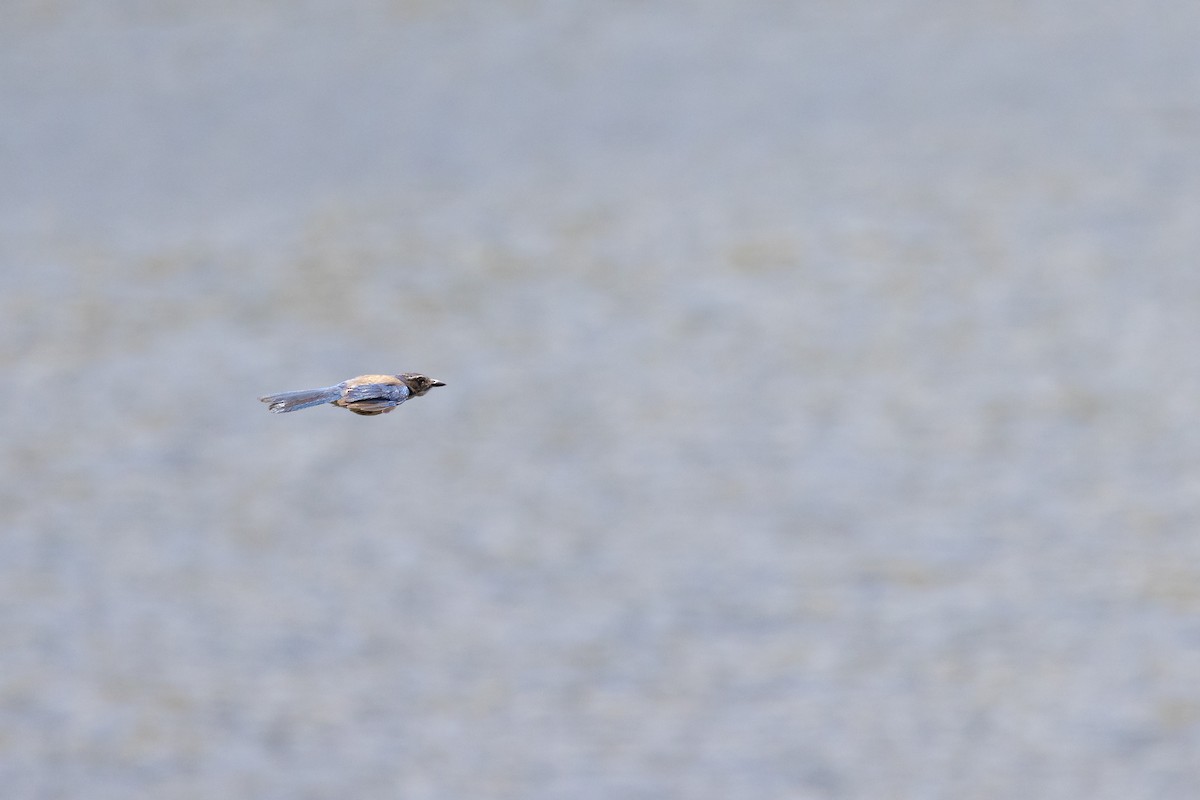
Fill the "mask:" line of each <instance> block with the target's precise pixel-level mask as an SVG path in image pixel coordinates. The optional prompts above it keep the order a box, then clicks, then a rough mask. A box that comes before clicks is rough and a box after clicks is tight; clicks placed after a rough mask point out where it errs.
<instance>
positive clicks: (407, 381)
mask: <svg viewBox="0 0 1200 800" xmlns="http://www.w3.org/2000/svg"><path fill="white" fill-rule="evenodd" d="M396 377H397V378H399V379H400V380H402V381H404V385H405V386H407V387H408V390H409V391H410V392H412V395H413V397H420V396H421V395H423V394H425V393H426V392H428V391H429V390H430V389H432V388H433V387H435V386H445V385H446V384H445V383H443V382H441V381H439V380H438V379H437V378H430V377H429V376H428V375H422V374H421V373H419V372H405V373H403V374H401V375H397V376H396Z"/></svg>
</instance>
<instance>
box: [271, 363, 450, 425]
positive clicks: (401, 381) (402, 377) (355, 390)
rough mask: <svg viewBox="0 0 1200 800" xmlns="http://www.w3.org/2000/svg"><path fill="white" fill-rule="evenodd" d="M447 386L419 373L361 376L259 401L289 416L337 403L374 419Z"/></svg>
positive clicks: (276, 412) (340, 406)
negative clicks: (323, 386) (437, 387)
mask: <svg viewBox="0 0 1200 800" xmlns="http://www.w3.org/2000/svg"><path fill="white" fill-rule="evenodd" d="M445 385H446V384H444V383H442V382H441V381H439V380H437V379H436V378H429V377H426V376H425V375H422V374H420V373H418V372H403V373H401V374H399V375H359V376H358V377H357V378H351V379H350V380H348V381H342V382H341V383H339V384H337V385H335V386H326V387H325V388H323V389H301V390H300V391H298V392H280V393H279V394H269V395H267V396H266V397H260V398H258V399H259V400H260V401H262V402H264V403H269V404H270V405H269V406H267V407H268V408H269V409H270V410H271V412H272V413H275V414H286V413H287V412H289V411H299V410H300V409H302V408H310V407H311V406H319V405H321V404H323V403H333V404H334V405H335V406H338V407H339V408H346V409H349V410H351V411H353V412H354V413H355V414H362V415H363V416H368V417H369V416H374V415H376V414H386V413H387V412H389V411H391V410H392V409H393V408H395V407H396V406H398V405H400V404H401V403H403V402H404V401H405V400H407V399H409V398H410V397H420V396H421V395H423V394H425V393H426V392H428V391H429V390H430V389H432V388H433V387H434V386H445Z"/></svg>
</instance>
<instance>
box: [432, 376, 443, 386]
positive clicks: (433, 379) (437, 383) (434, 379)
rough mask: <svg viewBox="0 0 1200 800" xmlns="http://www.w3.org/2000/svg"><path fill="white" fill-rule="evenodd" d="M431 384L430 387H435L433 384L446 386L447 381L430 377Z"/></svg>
mask: <svg viewBox="0 0 1200 800" xmlns="http://www.w3.org/2000/svg"><path fill="white" fill-rule="evenodd" d="M429 385H430V387H433V386H445V385H446V383H445V381H439V380H438V379H437V378H430V379H429Z"/></svg>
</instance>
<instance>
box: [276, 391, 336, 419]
mask: <svg viewBox="0 0 1200 800" xmlns="http://www.w3.org/2000/svg"><path fill="white" fill-rule="evenodd" d="M339 394H340V392H339V391H338V388H337V387H336V386H326V387H325V388H323V389H301V390H300V391H298V392H280V393H279V394H269V395H267V396H266V397H260V398H258V399H259V400H260V401H261V402H263V403H269V405H268V406H267V408H268V409H269V410H270V411H271V413H273V414H286V413H287V412H289V411H299V410H300V409H302V408H311V407H312V406H319V405H321V404H322V403H330V402H333V401H334V400H336V399H337V398H338V395H339Z"/></svg>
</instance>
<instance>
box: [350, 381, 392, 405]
mask: <svg viewBox="0 0 1200 800" xmlns="http://www.w3.org/2000/svg"><path fill="white" fill-rule="evenodd" d="M407 397H408V387H406V386H404V385H403V384H400V385H395V384H390V383H364V384H363V385H361V386H351V387H349V388H347V389H346V391H345V392H343V393H342V402H344V403H354V404H356V405H359V406H363V401H378V402H379V403H380V404H382V405H386V406H388V407H390V406H394V405H396V404H397V403H402V402H404V400H405V398H407Z"/></svg>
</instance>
